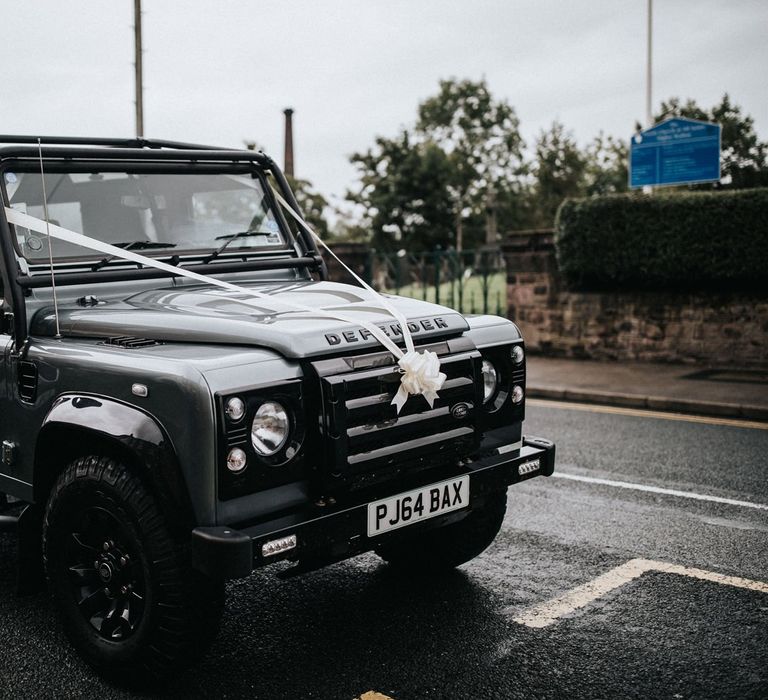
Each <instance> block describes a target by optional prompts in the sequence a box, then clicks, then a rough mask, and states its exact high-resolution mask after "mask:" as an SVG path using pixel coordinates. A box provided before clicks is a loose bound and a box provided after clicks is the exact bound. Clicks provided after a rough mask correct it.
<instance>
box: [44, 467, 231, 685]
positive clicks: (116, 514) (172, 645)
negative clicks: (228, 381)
mask: <svg viewBox="0 0 768 700" xmlns="http://www.w3.org/2000/svg"><path fill="white" fill-rule="evenodd" d="M170 517H171V514H169V513H164V512H163V511H161V510H160V508H159V507H158V504H157V501H156V500H155V498H154V497H153V496H152V494H151V492H150V491H149V489H148V487H147V485H146V484H145V483H144V481H143V479H142V478H141V476H140V474H139V472H138V471H137V470H136V469H135V468H133V467H130V466H128V465H125V464H122V463H120V462H118V461H117V460H115V459H112V458H110V457H103V456H90V457H81V458H79V459H77V460H75V461H74V462H72V463H71V464H70V465H69V466H68V467H66V468H65V469H64V471H63V472H62V474H61V476H60V477H59V479H58V480H57V482H56V484H55V485H54V486H53V489H52V490H51V494H50V497H49V499H48V505H47V508H46V511H45V519H44V522H43V558H44V562H45V568H46V573H47V575H48V581H49V584H50V587H51V592H52V593H53V597H54V601H55V603H56V607H57V608H58V611H59V614H60V617H61V620H62V624H63V627H64V632H65V634H66V635H67V637H68V638H69V640H70V641H71V642H72V645H73V646H74V647H75V648H76V649H77V651H78V652H79V653H80V655H81V656H82V657H83V658H84V659H85V660H86V661H87V662H88V663H89V664H91V666H93V667H94V668H95V669H96V670H97V671H98V672H99V673H101V674H102V675H105V676H107V677H108V678H110V680H112V681H114V682H116V683H119V684H121V685H128V686H145V685H152V684H155V683H157V682H158V681H167V680H168V679H170V678H171V677H172V676H173V674H174V673H176V672H178V671H180V670H182V669H184V668H188V667H189V666H192V665H193V664H195V663H196V662H197V661H198V659H200V657H201V656H202V655H203V654H204V653H205V651H207V649H208V647H209V646H210V644H211V643H212V641H213V639H214V637H215V635H216V632H217V631H218V626H219V620H220V618H221V614H222V612H223V608H224V582H223V580H213V579H210V578H208V577H206V576H204V575H203V574H201V573H200V572H199V571H197V570H195V569H194V568H193V567H192V563H191V552H190V549H191V545H190V541H189V537H181V539H179V538H178V537H174V536H173V535H172V534H171V529H170V528H169V526H168V518H170Z"/></svg>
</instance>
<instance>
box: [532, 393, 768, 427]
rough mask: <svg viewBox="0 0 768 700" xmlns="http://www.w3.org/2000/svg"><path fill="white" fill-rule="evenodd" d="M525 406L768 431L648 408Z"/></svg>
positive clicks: (750, 424)
mask: <svg viewBox="0 0 768 700" xmlns="http://www.w3.org/2000/svg"><path fill="white" fill-rule="evenodd" d="M525 405H526V406H541V407H543V408H563V409H567V410H569V411H588V412H590V413H611V414H614V415H619V416H636V417H638V418H661V419H662V420H677V421H684V422H686V423H706V424H708V425H727V426H730V427H732V428H750V429H752V430H768V423H765V422H761V421H755V420H742V419H740V418H718V417H716V416H694V415H691V414H689V413H671V412H667V411H652V410H650V409H647V408H624V407H623V406H605V405H602V404H594V403H576V402H572V401H550V400H549V399H526V401H525Z"/></svg>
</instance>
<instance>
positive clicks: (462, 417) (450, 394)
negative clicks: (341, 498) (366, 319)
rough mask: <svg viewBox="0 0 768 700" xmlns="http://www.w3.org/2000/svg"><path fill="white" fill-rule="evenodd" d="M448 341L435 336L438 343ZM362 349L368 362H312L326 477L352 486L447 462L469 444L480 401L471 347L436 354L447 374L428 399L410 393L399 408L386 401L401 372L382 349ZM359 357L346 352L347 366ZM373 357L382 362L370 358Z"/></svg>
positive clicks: (474, 437)
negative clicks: (330, 369) (330, 368)
mask: <svg viewBox="0 0 768 700" xmlns="http://www.w3.org/2000/svg"><path fill="white" fill-rule="evenodd" d="M465 347H466V346H465ZM449 348H450V345H449V344H447V343H445V344H443V343H441V344H439V348H438V349H443V350H444V352H447V351H448V349H449ZM430 349H432V348H430ZM368 357H369V358H371V362H370V363H368V364H369V365H371V364H372V365H374V366H369V367H368V368H365V369H356V370H352V371H347V372H343V373H338V374H332V375H327V376H323V369H327V366H326V367H323V365H327V363H324V362H319V363H315V369H316V370H318V374H320V384H321V391H322V397H323V420H322V421H321V431H322V433H323V438H324V440H323V441H324V444H325V445H326V455H325V457H326V459H325V462H326V465H327V469H326V472H327V474H326V476H327V479H326V481H330V482H331V484H332V485H333V486H335V487H341V488H348V489H350V490H352V489H360V488H364V487H366V486H369V485H372V484H375V483H377V482H379V481H383V480H385V479H391V478H392V477H393V475H394V474H396V473H399V472H403V471H408V472H413V471H416V470H421V469H425V468H428V467H433V466H437V465H440V464H447V463H449V462H455V461H456V460H457V459H460V458H462V457H464V456H466V455H468V454H469V453H471V452H472V451H474V449H476V447H477V444H478V442H479V439H480V430H479V425H478V421H479V414H480V410H479V409H480V407H481V406H482V393H481V391H482V381H481V363H482V358H481V356H480V353H479V352H477V350H474V349H468V350H465V351H464V352H459V353H453V354H445V355H443V356H441V358H440V362H441V370H442V371H443V372H445V374H446V376H447V379H446V382H445V384H444V385H443V388H442V389H441V390H440V392H439V397H438V399H437V400H436V401H435V403H434V406H432V407H431V408H430V406H429V404H428V403H427V401H426V399H424V398H423V397H422V396H411V397H409V399H408V401H407V402H406V404H405V406H404V407H403V410H402V411H401V412H400V415H399V416H398V415H397V413H396V411H395V407H394V406H393V405H392V404H391V401H392V398H393V396H394V395H395V393H396V392H397V389H398V388H399V386H400V376H401V375H400V374H399V373H398V372H397V371H396V366H394V364H393V363H392V361H391V359H390V358H388V357H387V355H386V354H383V355H381V354H380V355H376V356H368ZM364 359H365V357H362V358H361V357H357V358H351V359H350V361H348V365H347V369H349V366H350V365H351V366H356V367H359V366H360V365H361V364H362V365H365V364H366V363H365V362H361V360H364ZM352 360H354V362H352ZM377 362H387V364H386V366H375V365H376V363H377ZM337 368H338V364H337ZM460 404H463V406H462V405H460Z"/></svg>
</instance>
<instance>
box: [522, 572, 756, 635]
mask: <svg viewBox="0 0 768 700" xmlns="http://www.w3.org/2000/svg"><path fill="white" fill-rule="evenodd" d="M648 571H661V572H663V573H668V574H678V575H680V576H688V577H690V578H696V579H701V580H702V581H712V582H713V583H722V584H724V585H726V586H736V587H737V588H745V589H747V590H750V591H757V592H759V593H768V583H763V582H762V581H751V580H750V579H746V578H739V577H738V576H725V575H724V574H717V573H715V572H713V571H704V570H703V569H692V568H688V567H685V566H679V565H677V564H669V563H667V562H664V561H653V560H650V559H630V560H629V561H628V562H627V563H626V564H622V565H621V566H617V567H616V568H615V569H611V570H610V571H608V572H606V573H604V574H601V575H600V576H598V577H597V578H595V579H592V581H588V582H587V583H585V584H582V585H581V586H577V587H576V588H574V589H573V590H571V591H568V592H567V593H564V594H563V595H561V596H558V597H557V598H553V599H552V600H548V601H547V602H545V603H542V604H541V605H537V606H535V607H533V608H531V609H530V610H528V612H526V613H524V614H523V615H520V616H519V617H516V618H515V622H517V623H518V624H520V625H525V626H526V627H533V628H536V629H540V628H542V627H548V626H549V625H552V624H554V623H555V622H557V621H558V620H559V619H560V618H562V617H564V616H565V615H569V614H570V613H572V612H574V611H576V610H579V609H580V608H583V607H585V606H587V605H589V604H590V603H592V602H593V601H595V600H597V599H598V598H600V597H601V596H604V595H605V594H606V593H610V592H611V591H613V590H615V589H617V588H619V587H620V586H623V585H624V584H625V583H629V582H630V581H633V580H634V579H636V578H638V577H640V576H642V575H643V574H644V573H646V572H648Z"/></svg>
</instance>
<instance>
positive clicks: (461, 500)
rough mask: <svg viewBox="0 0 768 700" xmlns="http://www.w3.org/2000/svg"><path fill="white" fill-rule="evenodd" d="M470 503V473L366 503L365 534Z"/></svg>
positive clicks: (424, 518)
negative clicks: (366, 525) (366, 530)
mask: <svg viewBox="0 0 768 700" xmlns="http://www.w3.org/2000/svg"><path fill="white" fill-rule="evenodd" d="M467 506H469V476H462V477H459V478H458V479H449V480H448V481H441V482H440V483H439V484H430V485H429V486H424V487H422V488H420V489H415V490H413V491H407V492H406V493H401V494H398V495H397V496H392V497H390V498H384V499H382V500H380V501H374V502H373V503H369V504H368V537H374V536H376V535H381V534H382V533H384V532H389V531H391V530H397V529H398V528H401V527H405V526H406V525H413V523H418V522H421V521H422V520H429V518H434V517H436V516H438V515H443V513H450V512H451V511H453V510H460V509H461V508H466V507H467Z"/></svg>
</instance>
